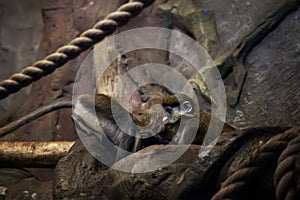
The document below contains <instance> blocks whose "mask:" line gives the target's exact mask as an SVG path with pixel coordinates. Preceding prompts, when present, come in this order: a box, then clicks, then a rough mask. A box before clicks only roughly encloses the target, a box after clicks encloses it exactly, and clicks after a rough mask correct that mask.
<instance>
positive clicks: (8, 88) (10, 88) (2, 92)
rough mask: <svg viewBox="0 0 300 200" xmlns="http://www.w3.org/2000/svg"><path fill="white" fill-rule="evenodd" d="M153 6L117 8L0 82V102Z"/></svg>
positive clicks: (135, 3) (145, 0)
mask: <svg viewBox="0 0 300 200" xmlns="http://www.w3.org/2000/svg"><path fill="white" fill-rule="evenodd" d="M153 2H154V0H131V1H129V3H126V4H124V5H122V6H120V7H119V8H118V9H117V11H115V12H113V13H111V14H109V15H108V16H107V17H106V18H105V19H103V20H101V21H99V22H98V23H96V24H95V25H94V27H93V28H91V29H89V30H87V31H85V32H83V33H82V34H81V35H80V36H79V37H78V38H75V39H73V40H72V41H71V42H70V43H69V44H67V45H65V46H62V47H61V48H59V49H58V50H57V51H56V52H54V53H52V54H50V55H49V56H47V57H46V58H44V59H43V60H39V61H37V62H35V63H34V64H33V65H32V66H29V67H26V68H25V69H23V70H22V71H21V72H20V73H16V74H13V75H12V76H11V77H10V78H8V79H7V80H4V81H2V82H0V100H1V99H4V98H6V97H7V96H9V95H10V94H13V93H15V92H17V91H19V90H20V89H22V88H23V87H26V86H28V85H30V84H31V83H33V82H34V81H36V80H39V79H40V78H41V77H43V76H46V75H48V74H50V73H52V72H53V71H54V70H56V69H57V68H59V67H61V66H62V65H64V64H65V63H66V62H68V61H69V60H71V59H73V58H75V57H77V56H78V55H79V54H80V53H82V52H83V51H85V50H87V49H89V48H90V47H91V46H93V45H94V44H95V43H98V42H100V41H101V40H103V39H104V38H105V37H106V36H108V35H110V34H112V33H113V32H114V31H115V30H116V29H117V28H118V27H120V26H123V25H124V24H126V23H127V22H128V21H129V20H130V19H131V18H133V17H135V16H136V15H137V14H139V13H140V12H141V11H142V10H143V9H144V8H145V7H147V6H149V5H151V4H152V3H153Z"/></svg>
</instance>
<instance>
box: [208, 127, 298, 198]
mask: <svg viewBox="0 0 300 200" xmlns="http://www.w3.org/2000/svg"><path fill="white" fill-rule="evenodd" d="M289 130H290V129H289ZM289 130H288V131H286V132H285V133H282V134H279V135H276V136H274V137H272V138H271V139H270V140H269V141H268V142H267V143H265V144H262V145H260V146H259V147H258V148H257V149H255V150H254V151H253V153H252V154H251V156H250V157H249V158H248V159H247V160H245V161H244V162H243V163H241V165H240V167H239V168H238V169H237V170H236V171H235V172H234V173H233V174H232V175H230V176H229V177H228V178H227V179H226V180H225V182H224V183H223V184H222V187H221V189H220V190H219V191H218V192H217V193H216V194H215V195H214V196H213V197H212V200H217V199H236V197H240V196H242V194H243V192H244V191H245V189H246V187H247V186H248V185H249V183H250V182H251V181H253V180H254V177H255V175H257V174H258V173H259V172H260V171H261V169H263V168H265V167H266V165H267V164H268V163H270V162H272V161H274V159H277V158H278V157H279V155H280V153H281V152H282V151H283V150H284V149H285V148H286V146H287V145H288V142H289V141H291V140H292V139H294V138H295V137H297V135H298V134H297V133H295V132H293V131H289Z"/></svg>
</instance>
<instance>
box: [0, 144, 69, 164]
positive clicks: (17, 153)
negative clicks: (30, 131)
mask: <svg viewBox="0 0 300 200" xmlns="http://www.w3.org/2000/svg"><path fill="white" fill-rule="evenodd" d="M73 144H74V141H70V142H66V141H59V142H0V167H54V166H55V165H56V163H57V162H58V160H59V159H60V158H62V157H63V156H65V155H66V154H67V153H68V152H69V149H70V148H71V147H72V145H73Z"/></svg>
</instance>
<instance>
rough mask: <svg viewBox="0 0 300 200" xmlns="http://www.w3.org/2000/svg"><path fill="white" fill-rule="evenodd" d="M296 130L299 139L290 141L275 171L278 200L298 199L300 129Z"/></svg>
mask: <svg viewBox="0 0 300 200" xmlns="http://www.w3.org/2000/svg"><path fill="white" fill-rule="evenodd" d="M297 128H298V129H296V130H294V131H295V132H298V137H296V138H295V139H293V140H292V141H290V142H289V143H288V145H287V147H286V148H285V149H284V151H283V152H282V153H281V155H280V157H279V159H278V164H277V167H276V170H275V174H274V175H275V176H274V184H275V188H276V198H277V199H278V200H281V199H285V200H293V199H296V197H295V196H296V194H295V193H296V180H295V179H296V178H295V162H296V157H297V155H298V153H299V152H300V127H297Z"/></svg>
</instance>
